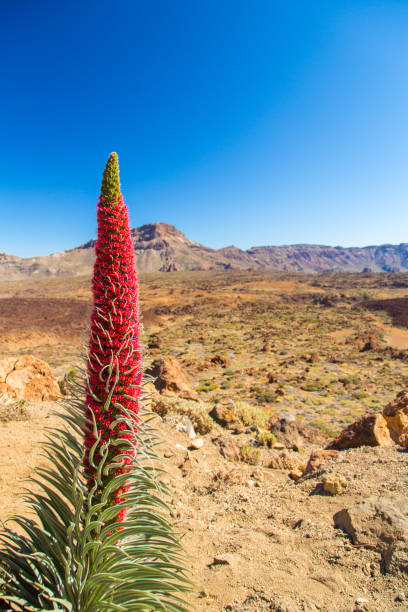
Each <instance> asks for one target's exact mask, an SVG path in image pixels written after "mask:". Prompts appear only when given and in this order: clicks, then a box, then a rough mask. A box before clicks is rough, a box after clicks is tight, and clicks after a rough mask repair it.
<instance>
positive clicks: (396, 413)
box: [383, 391, 408, 446]
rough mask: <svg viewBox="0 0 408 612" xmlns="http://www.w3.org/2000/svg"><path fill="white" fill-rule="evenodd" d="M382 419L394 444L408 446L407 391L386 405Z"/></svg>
mask: <svg viewBox="0 0 408 612" xmlns="http://www.w3.org/2000/svg"><path fill="white" fill-rule="evenodd" d="M383 417H384V419H385V420H386V422H387V425H388V429H389V431H390V435H391V438H392V439H393V440H394V442H395V443H396V444H400V445H401V446H408V391H401V392H400V393H398V395H397V396H396V397H395V398H394V399H393V400H392V401H391V402H390V403H389V404H387V405H386V407H385V408H384V410H383Z"/></svg>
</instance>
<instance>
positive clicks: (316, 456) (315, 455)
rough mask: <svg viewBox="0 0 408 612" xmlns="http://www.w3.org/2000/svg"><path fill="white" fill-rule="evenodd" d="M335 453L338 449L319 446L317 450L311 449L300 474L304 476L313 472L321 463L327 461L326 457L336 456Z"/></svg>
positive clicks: (336, 453)
mask: <svg viewBox="0 0 408 612" xmlns="http://www.w3.org/2000/svg"><path fill="white" fill-rule="evenodd" d="M337 455H338V451H336V450H327V449H324V448H320V449H319V450H316V451H313V452H312V453H311V455H310V457H309V461H308V462H307V464H306V468H305V470H304V472H303V474H302V475H303V476H306V474H313V473H314V472H317V470H318V469H319V467H320V466H321V464H322V463H324V462H325V461H327V459H331V458H333V457H337Z"/></svg>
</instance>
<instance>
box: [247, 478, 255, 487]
mask: <svg viewBox="0 0 408 612" xmlns="http://www.w3.org/2000/svg"><path fill="white" fill-rule="evenodd" d="M247 485H248V487H253V486H254V485H255V481H254V480H251V479H250V480H247Z"/></svg>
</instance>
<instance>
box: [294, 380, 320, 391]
mask: <svg viewBox="0 0 408 612" xmlns="http://www.w3.org/2000/svg"><path fill="white" fill-rule="evenodd" d="M300 388H301V389H302V390H303V391H309V392H312V393H313V392H316V391H322V390H323V389H324V385H323V384H322V383H321V382H319V381H315V382H308V383H305V384H304V385H302V386H301V387H300Z"/></svg>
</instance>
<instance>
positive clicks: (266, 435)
mask: <svg viewBox="0 0 408 612" xmlns="http://www.w3.org/2000/svg"><path fill="white" fill-rule="evenodd" d="M256 441H257V443H258V444H259V445H260V446H267V447H268V448H273V447H274V446H275V444H276V443H277V441H278V440H277V438H276V436H275V435H274V434H273V433H271V432H270V431H260V432H259V433H258V434H257V436H256Z"/></svg>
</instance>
